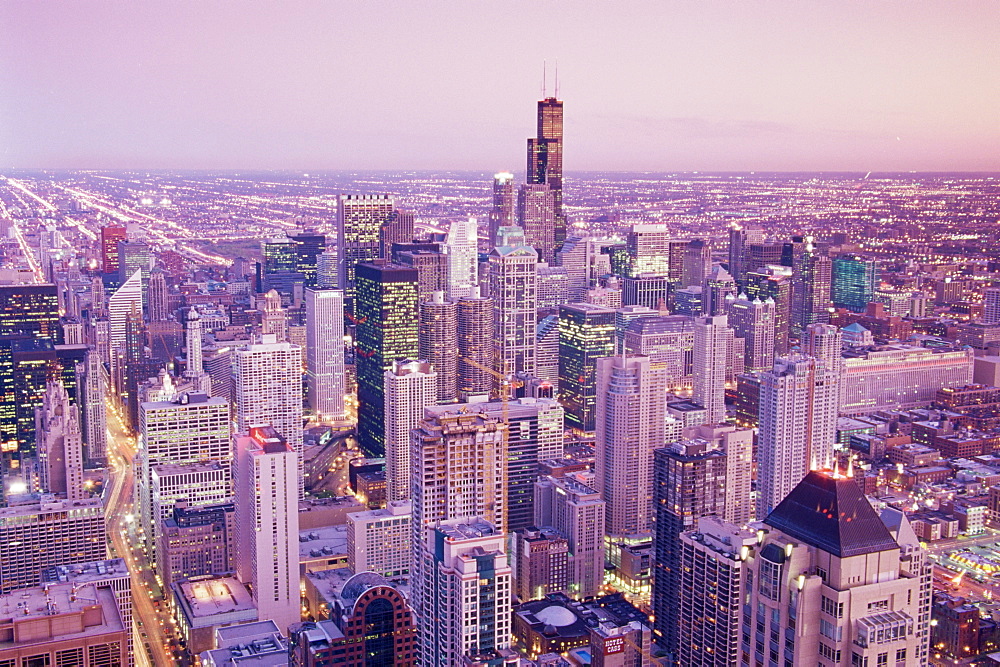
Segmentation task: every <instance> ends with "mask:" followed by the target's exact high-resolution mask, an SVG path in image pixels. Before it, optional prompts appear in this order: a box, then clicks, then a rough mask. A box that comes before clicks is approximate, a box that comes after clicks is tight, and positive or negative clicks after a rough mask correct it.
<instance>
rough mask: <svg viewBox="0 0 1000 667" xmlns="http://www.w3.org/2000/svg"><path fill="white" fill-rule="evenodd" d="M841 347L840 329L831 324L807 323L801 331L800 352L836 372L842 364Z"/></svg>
mask: <svg viewBox="0 0 1000 667" xmlns="http://www.w3.org/2000/svg"><path fill="white" fill-rule="evenodd" d="M842 347H843V345H842V337H841V334H840V329H838V328H837V327H835V326H833V325H832V324H820V323H814V324H808V325H806V326H805V328H804V329H803V331H802V345H801V348H802V354H804V355H806V356H808V357H814V358H815V359H816V360H817V361H819V362H820V363H821V364H823V365H824V366H826V367H827V368H828V369H830V370H832V371H834V372H835V373H837V374H839V373H840V370H841V368H842V367H843V365H844V361H843V358H842V357H841V349H842Z"/></svg>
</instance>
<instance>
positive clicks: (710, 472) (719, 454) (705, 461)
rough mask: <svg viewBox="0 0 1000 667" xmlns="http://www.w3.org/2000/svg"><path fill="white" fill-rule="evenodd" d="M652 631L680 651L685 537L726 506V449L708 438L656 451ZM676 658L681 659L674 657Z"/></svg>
mask: <svg viewBox="0 0 1000 667" xmlns="http://www.w3.org/2000/svg"><path fill="white" fill-rule="evenodd" d="M654 461H655V463H654V464H653V470H654V473H653V474H654V481H653V502H654V503H655V507H656V531H655V539H654V557H653V596H652V604H653V616H654V618H655V623H654V626H653V633H654V636H655V637H656V641H657V643H659V644H660V645H661V646H663V647H664V648H665V649H666V650H667V651H668V652H669V653H671V654H672V655H674V656H677V655H678V653H679V652H680V646H679V642H680V624H679V620H680V606H679V605H678V604H677V603H678V600H681V599H682V598H683V594H682V591H681V586H680V584H681V563H680V560H681V558H680V555H681V550H680V546H681V544H680V536H681V533H683V532H684V531H686V530H692V529H693V528H694V526H695V523H696V522H697V520H698V518H699V517H703V516H721V515H722V513H723V511H724V509H725V487H726V467H727V466H726V452H725V451H723V450H722V449H720V448H719V447H718V446H717V445H716V443H714V442H709V441H706V440H703V439H697V440H684V441H681V442H675V443H672V444H669V445H666V446H665V447H660V448H658V449H657V450H656V451H655V453H654ZM675 660H676V658H675Z"/></svg>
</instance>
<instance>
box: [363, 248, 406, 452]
mask: <svg viewBox="0 0 1000 667" xmlns="http://www.w3.org/2000/svg"><path fill="white" fill-rule="evenodd" d="M417 276H418V274H417V270H416V269H415V268H412V267H409V266H403V265H401V264H392V263H389V262H386V261H384V260H376V261H374V262H367V263H362V264H358V265H357V267H356V273H355V280H356V283H355V285H356V288H357V292H356V297H355V302H354V319H355V321H356V322H357V334H356V336H355V353H356V354H355V356H356V362H355V363H356V364H357V372H358V442H359V444H360V445H361V450H362V451H363V452H364V453H365V455H366V456H385V385H384V376H385V372H386V371H387V370H389V369H390V368H391V367H392V362H394V361H398V360H400V359H416V358H417V356H418V354H419V340H418V336H417V329H418V315H417Z"/></svg>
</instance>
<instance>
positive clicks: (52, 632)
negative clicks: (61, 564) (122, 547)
mask: <svg viewBox="0 0 1000 667" xmlns="http://www.w3.org/2000/svg"><path fill="white" fill-rule="evenodd" d="M95 607H99V608H100V610H101V613H100V614H96V613H94V611H93V610H94V608H95ZM55 616H67V618H66V620H65V621H61V622H59V623H50V624H49V631H48V633H37V632H36V631H35V628H34V626H33V630H31V631H29V632H28V636H29V637H31V639H28V640H24V641H18V640H17V637H18V636H19V635H20V632H19V631H18V630H17V626H18V625H20V624H21V623H24V622H25V621H29V622H30V621H34V620H36V619H41V618H52V617H55ZM10 626H14V628H13V634H12V638H11V640H9V641H0V650H4V649H10V648H15V647H24V646H30V645H32V644H40V643H43V642H47V641H54V640H58V641H69V640H74V639H82V638H85V637H90V636H98V635H105V634H109V633H113V632H124V631H125V625H124V623H123V622H122V619H121V615H120V614H119V612H118V603H117V602H116V600H115V594H114V591H112V590H111V588H110V587H108V586H101V585H99V584H85V585H83V586H79V585H74V584H69V583H66V584H48V585H46V586H35V587H33V588H23V589H20V590H16V591H13V592H11V593H8V594H7V595H3V596H0V627H10ZM39 634H41V636H38V635H39Z"/></svg>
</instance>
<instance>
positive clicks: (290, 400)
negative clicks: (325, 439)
mask: <svg viewBox="0 0 1000 667" xmlns="http://www.w3.org/2000/svg"><path fill="white" fill-rule="evenodd" d="M233 395H234V397H235V401H234V402H235V408H236V409H235V420H234V422H235V426H236V433H239V434H242V435H245V434H247V433H249V432H250V429H251V428H252V427H254V426H264V425H270V426H273V427H274V428H275V430H277V431H278V433H279V434H280V435H281V437H282V438H284V440H285V442H286V443H288V446H289V447H291V448H292V451H293V452H295V453H296V454H297V455H298V456H299V465H300V466H301V463H302V458H301V456H302V348H300V347H299V346H298V345H293V344H291V343H279V342H278V341H277V340H275V338H274V337H273V336H262V337H261V341H260V342H259V343H251V344H249V345H244V346H242V347H239V348H237V349H236V350H235V352H234V357H233ZM299 472H300V474H299V478H298V481H297V488H298V490H299V496H300V497H301V496H302V495H303V494H304V493H305V480H304V478H303V476H302V474H301V472H302V470H301V467H300V469H299Z"/></svg>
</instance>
